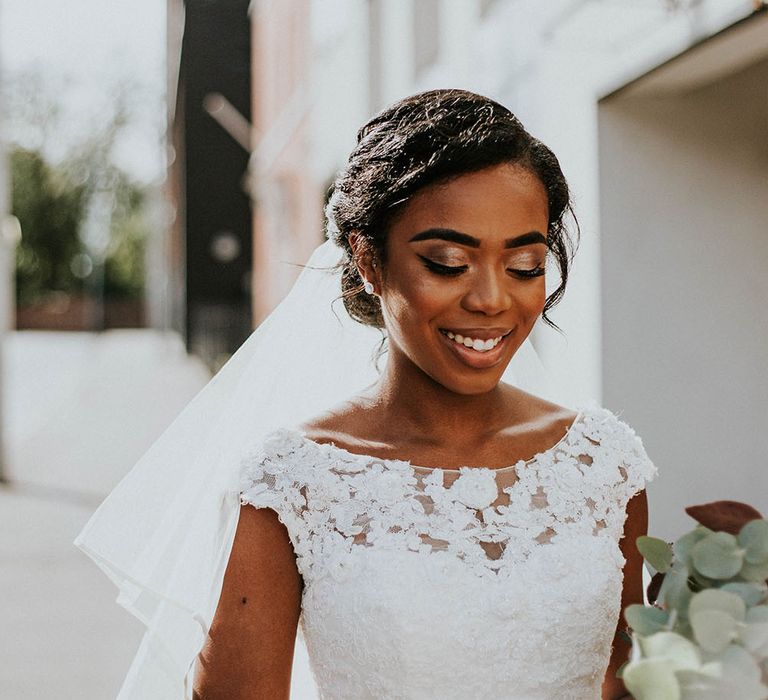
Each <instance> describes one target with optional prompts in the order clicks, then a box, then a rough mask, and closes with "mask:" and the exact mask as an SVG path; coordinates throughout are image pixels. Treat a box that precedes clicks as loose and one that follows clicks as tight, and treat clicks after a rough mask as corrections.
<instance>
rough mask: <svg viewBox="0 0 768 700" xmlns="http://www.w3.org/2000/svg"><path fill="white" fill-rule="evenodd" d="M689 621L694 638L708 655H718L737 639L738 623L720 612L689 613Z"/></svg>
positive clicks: (701, 611)
mask: <svg viewBox="0 0 768 700" xmlns="http://www.w3.org/2000/svg"><path fill="white" fill-rule="evenodd" d="M705 592H706V591H705ZM739 600H741V599H739ZM690 619H691V627H692V628H693V636H694V638H695V639H696V641H697V642H698V643H699V646H701V648H702V649H703V650H704V651H706V652H709V653H710V654H719V653H720V652H721V651H723V650H724V649H725V648H726V647H727V646H728V645H729V644H730V643H731V642H732V641H733V640H734V639H737V638H738V631H737V624H738V623H737V622H736V620H734V619H733V617H731V616H730V615H729V614H728V613H726V612H723V611H722V610H699V611H698V612H691V614H690Z"/></svg>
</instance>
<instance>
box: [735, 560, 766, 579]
mask: <svg viewBox="0 0 768 700" xmlns="http://www.w3.org/2000/svg"><path fill="white" fill-rule="evenodd" d="M739 576H741V578H743V579H745V580H747V581H754V582H755V583H764V582H765V580H766V579H768V563H765V564H750V563H748V562H746V561H745V562H744V566H742V567H741V569H740V570H739Z"/></svg>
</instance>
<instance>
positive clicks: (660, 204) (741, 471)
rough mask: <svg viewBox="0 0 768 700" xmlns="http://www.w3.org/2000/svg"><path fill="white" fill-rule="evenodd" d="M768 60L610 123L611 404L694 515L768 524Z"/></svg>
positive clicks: (606, 289) (607, 312)
mask: <svg viewBox="0 0 768 700" xmlns="http://www.w3.org/2000/svg"><path fill="white" fill-rule="evenodd" d="M767 86H768V60H763V61H761V62H759V63H757V64H755V65H753V66H751V67H749V68H747V69H744V70H741V71H740V72H738V73H737V74H735V75H732V76H729V77H726V78H721V79H719V80H717V81H716V82H714V83H712V84H710V85H708V86H706V87H703V88H699V89H697V90H694V91H692V92H689V93H686V92H679V91H678V92H675V93H673V94H671V95H666V96H657V97H653V96H644V97H630V98H621V97H617V98H615V99H612V100H606V101H605V102H604V103H603V104H602V106H601V110H600V152H601V173H600V175H601V177H600V183H601V198H602V220H601V230H602V266H601V275H602V280H603V282H602V284H603V316H602V325H603V331H602V335H603V359H604V362H603V368H604V370H603V385H604V399H605V401H606V403H607V404H609V405H611V406H612V407H615V408H617V409H625V410H626V412H627V414H629V415H631V416H632V418H633V422H634V424H635V425H636V427H637V429H638V432H640V433H641V434H643V435H644V439H645V442H646V448H647V449H648V451H649V453H650V454H651V457H652V458H654V459H655V461H656V462H657V463H658V464H659V466H660V467H661V468H663V470H664V471H663V476H664V479H663V482H664V488H663V489H660V490H658V491H657V492H656V493H655V494H654V510H655V512H656V513H657V514H658V518H659V520H658V524H659V526H660V527H661V528H662V529H663V530H665V531H666V532H668V534H669V535H670V536H673V535H675V534H676V533H679V532H680V531H682V530H683V529H688V527H690V524H691V521H690V519H688V518H687V516H685V515H684V514H683V511H682V509H683V507H684V506H686V505H693V504H697V503H704V502H707V501H712V500H718V499H729V500H743V501H746V502H749V503H751V504H753V505H754V506H756V507H757V508H758V509H761V510H762V511H763V512H766V513H768V472H767V471H766V470H765V468H764V463H765V455H766V454H768V372H766V368H765V362H766V357H768V355H767V354H766V348H768V323H767V322H766V307H767V305H768V223H767V222H768V141H767V140H766V138H765V132H766V127H768V87H767Z"/></svg>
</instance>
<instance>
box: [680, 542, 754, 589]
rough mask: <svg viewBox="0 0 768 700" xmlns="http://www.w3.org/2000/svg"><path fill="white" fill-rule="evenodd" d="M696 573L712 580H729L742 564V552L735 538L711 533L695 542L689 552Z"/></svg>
mask: <svg viewBox="0 0 768 700" xmlns="http://www.w3.org/2000/svg"><path fill="white" fill-rule="evenodd" d="M691 559H692V561H693V565H694V567H695V568H696V570H697V571H699V572H700V573H702V574H703V575H704V576H707V577H709V578H713V579H720V580H723V579H730V578H732V577H734V576H736V574H738V573H739V571H740V570H741V567H742V565H743V564H744V550H743V549H740V548H739V543H738V541H737V540H736V538H735V537H734V536H733V535H731V534H729V533H727V532H713V533H711V534H709V535H706V536H705V537H704V538H703V539H702V540H700V541H699V542H697V543H696V544H695V545H694V546H693V549H692V550H691Z"/></svg>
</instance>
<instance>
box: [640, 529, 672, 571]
mask: <svg viewBox="0 0 768 700" xmlns="http://www.w3.org/2000/svg"><path fill="white" fill-rule="evenodd" d="M636 544H637V549H638V550H639V552H640V554H642V555H643V558H644V559H645V560H646V561H647V562H648V563H649V564H650V565H651V566H652V567H653V568H654V569H656V571H658V572H659V573H664V572H665V571H667V570H668V569H669V566H670V564H671V563H672V547H671V546H670V545H669V543H668V542H665V541H664V540H660V539H659V538H658V537H648V536H647V535H643V536H641V537H638V538H637V540H636Z"/></svg>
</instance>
